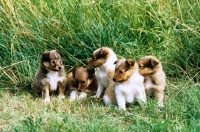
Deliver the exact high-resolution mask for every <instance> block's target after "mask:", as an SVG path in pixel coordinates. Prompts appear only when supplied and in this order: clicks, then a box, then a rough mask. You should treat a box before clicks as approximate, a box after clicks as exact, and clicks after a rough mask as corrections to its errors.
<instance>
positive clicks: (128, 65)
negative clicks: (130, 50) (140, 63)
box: [113, 59, 137, 82]
mask: <svg viewBox="0 0 200 132" xmlns="http://www.w3.org/2000/svg"><path fill="white" fill-rule="evenodd" d="M118 61H119V60H117V61H116V62H115V63H114V64H117V63H118ZM136 68H137V65H136V64H135V62H134V61H133V60H131V59H128V60H125V62H123V63H121V62H120V64H119V66H116V68H115V74H114V77H113V81H115V82H125V81H127V80H128V79H129V77H130V76H131V75H132V74H133V72H134V71H135V69H136Z"/></svg>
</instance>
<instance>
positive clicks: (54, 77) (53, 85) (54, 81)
mask: <svg viewBox="0 0 200 132" xmlns="http://www.w3.org/2000/svg"><path fill="white" fill-rule="evenodd" d="M47 78H48V82H49V83H50V90H51V91H55V90H56V89H57V87H58V82H59V81H60V82H62V81H63V80H64V79H65V76H58V72H55V71H49V73H48V74H47Z"/></svg>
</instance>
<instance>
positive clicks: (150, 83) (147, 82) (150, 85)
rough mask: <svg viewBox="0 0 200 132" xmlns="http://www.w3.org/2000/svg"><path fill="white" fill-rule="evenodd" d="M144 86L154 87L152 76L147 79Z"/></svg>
mask: <svg viewBox="0 0 200 132" xmlns="http://www.w3.org/2000/svg"><path fill="white" fill-rule="evenodd" d="M144 86H145V89H150V88H152V81H151V79H150V78H147V79H145V82H144Z"/></svg>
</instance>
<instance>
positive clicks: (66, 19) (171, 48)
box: [0, 0, 200, 132]
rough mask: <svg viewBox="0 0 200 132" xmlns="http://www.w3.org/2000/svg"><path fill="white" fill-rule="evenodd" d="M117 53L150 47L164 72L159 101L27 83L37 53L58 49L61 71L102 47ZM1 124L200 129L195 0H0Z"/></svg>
mask: <svg viewBox="0 0 200 132" xmlns="http://www.w3.org/2000/svg"><path fill="white" fill-rule="evenodd" d="M101 46H108V47H110V48H112V49H113V50H114V51H115V53H116V54H117V56H118V57H119V58H131V59H135V60H137V59H138V58H140V57H142V56H144V55H155V56H156V57H157V58H159V59H160V60H161V61H162V62H163V67H164V71H165V72H166V75H167V87H166V91H165V107H164V108H158V107H157V106H156V105H155V102H154V100H152V99H148V103H147V106H145V107H144V108H143V109H142V108H141V107H140V106H139V105H133V104H129V106H128V109H127V111H120V110H118V108H117V107H116V106H111V107H106V106H104V104H103V101H102V98H99V99H94V98H92V97H88V98H86V99H84V100H82V101H79V102H73V103H70V102H69V97H68V96H67V98H66V99H63V100H60V99H58V98H57V97H56V96H52V101H51V103H50V104H48V105H45V104H43V102H42V98H41V97H40V96H37V95H35V93H33V91H31V89H30V84H31V83H32V81H33V78H34V75H35V72H36V70H37V67H38V64H39V60H40V55H41V53H43V52H44V51H45V50H51V49H57V50H60V51H62V52H63V54H64V57H63V61H64V64H65V68H66V72H69V71H70V70H71V69H73V68H74V67H76V65H78V64H82V63H83V62H84V61H87V60H88V59H89V58H90V57H91V54H92V52H93V51H94V50H95V49H97V48H99V47H101ZM0 79H1V83H0V131H15V132H23V131H31V132H43V131H44V132H46V131H50V132H51V131H52V132H56V131H59V132H60V131H73V132H79V131H87V132H97V131H105V132H108V131H110V132H114V131H119V132H121V131H126V132H127V131H131V132H132V131H138V132H140V131H141V132H144V131H145V132H146V131H148V132H160V131H162V132H165V131H166V132H188V131H190V132H197V131H200V82H199V81H200V2H199V0H185V1H183V0H182V1H181V0H168V1H165V0H126V1H125V0H107V1H103V0H99V1H97V0H68V1H66V0H57V1H49V0H26V1H25V0H24V1H23V0H0Z"/></svg>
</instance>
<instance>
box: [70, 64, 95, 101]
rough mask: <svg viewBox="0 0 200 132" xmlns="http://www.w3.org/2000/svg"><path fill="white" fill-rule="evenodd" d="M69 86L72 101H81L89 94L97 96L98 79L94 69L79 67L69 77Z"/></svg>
mask: <svg viewBox="0 0 200 132" xmlns="http://www.w3.org/2000/svg"><path fill="white" fill-rule="evenodd" d="M67 80H68V81H67V86H68V88H69V89H70V91H71V92H70V100H71V101H73V100H75V99H76V98H77V99H81V98H84V97H86V96H87V93H90V94H93V95H94V94H95V93H96V91H97V78H96V75H95V70H94V68H92V69H90V68H83V67H78V68H76V69H74V70H73V72H70V73H69V74H68V75H67Z"/></svg>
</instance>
